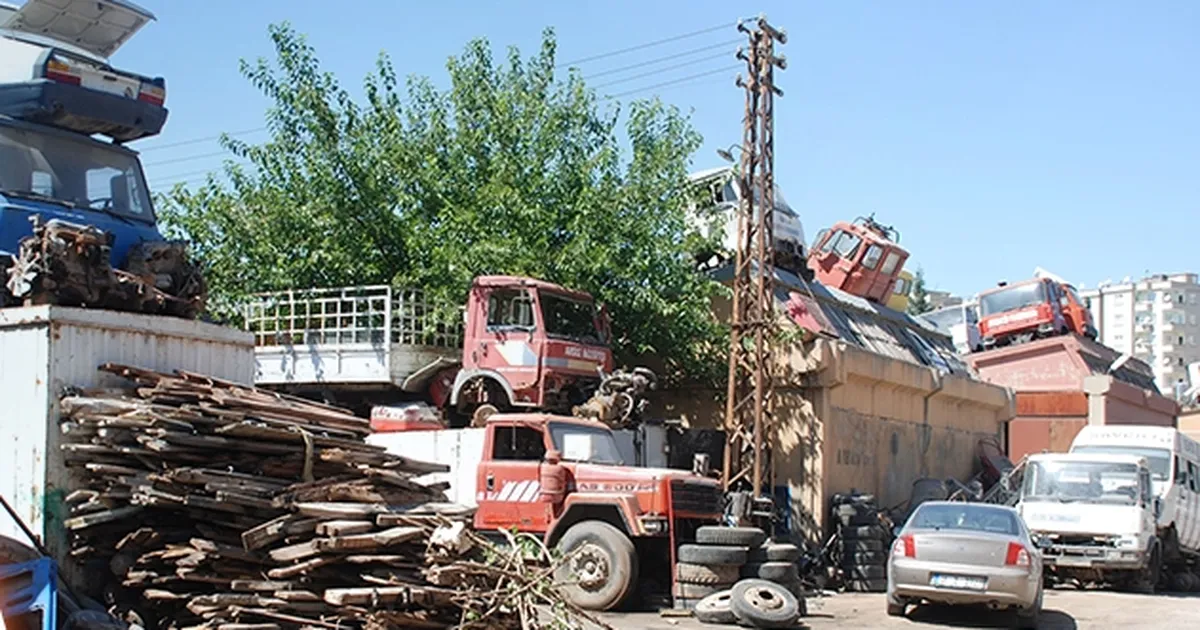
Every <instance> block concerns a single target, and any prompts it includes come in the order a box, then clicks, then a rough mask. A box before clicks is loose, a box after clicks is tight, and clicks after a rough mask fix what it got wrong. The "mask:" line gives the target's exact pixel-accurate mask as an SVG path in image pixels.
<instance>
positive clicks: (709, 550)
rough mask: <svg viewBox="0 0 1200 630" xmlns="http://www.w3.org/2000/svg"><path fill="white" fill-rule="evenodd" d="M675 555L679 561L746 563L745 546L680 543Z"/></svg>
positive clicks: (690, 562) (710, 563)
mask: <svg viewBox="0 0 1200 630" xmlns="http://www.w3.org/2000/svg"><path fill="white" fill-rule="evenodd" d="M677 556H678V559H679V561H680V562H686V563H688V564H709V565H713V564H736V565H739V566H741V565H743V564H746V548H745V547H726V546H719V545H680V546H679V553H678V554H677Z"/></svg>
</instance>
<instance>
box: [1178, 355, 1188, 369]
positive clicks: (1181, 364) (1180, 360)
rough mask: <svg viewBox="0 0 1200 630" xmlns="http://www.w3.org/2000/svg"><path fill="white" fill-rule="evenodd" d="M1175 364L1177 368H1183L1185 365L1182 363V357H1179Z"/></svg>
mask: <svg viewBox="0 0 1200 630" xmlns="http://www.w3.org/2000/svg"><path fill="white" fill-rule="evenodd" d="M1177 363H1178V365H1179V367H1183V366H1184V365H1186V364H1185V363H1184V362H1183V357H1179V361H1178V362H1177Z"/></svg>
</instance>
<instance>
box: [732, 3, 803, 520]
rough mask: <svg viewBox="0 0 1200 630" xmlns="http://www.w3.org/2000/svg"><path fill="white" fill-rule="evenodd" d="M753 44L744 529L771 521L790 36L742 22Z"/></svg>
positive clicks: (739, 449) (747, 142)
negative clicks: (781, 129)
mask: <svg viewBox="0 0 1200 630" xmlns="http://www.w3.org/2000/svg"><path fill="white" fill-rule="evenodd" d="M737 28H738V31H740V32H742V33H745V34H746V37H747V39H748V42H749V46H748V47H747V48H746V49H744V50H743V49H740V50H738V58H739V59H742V60H744V61H745V62H746V76H745V77H742V76H738V79H737V85H738V86H739V87H742V88H744V89H745V91H746V115H745V120H744V127H743V132H742V152H741V153H742V155H741V158H742V161H741V168H740V171H741V172H740V173H739V174H738V175H739V181H738V184H739V186H740V187H741V193H742V195H741V197H742V199H741V207H740V208H739V211H738V246H737V255H736V257H735V263H734V265H735V266H734V277H733V312H732V320H731V323H732V331H731V334H730V339H729V391H728V398H727V399H726V407H725V440H726V442H725V461H724V470H723V473H722V481H723V482H724V484H725V489H726V491H729V492H735V493H744V494H742V496H743V497H745V498H746V499H748V500H741V501H739V500H738V499H735V500H734V505H735V510H734V516H735V517H736V518H737V520H739V521H745V520H747V519H748V518H749V517H751V516H754V517H769V516H771V515H772V514H773V511H774V510H773V501H772V498H771V497H772V488H773V486H774V484H773V477H774V474H773V467H772V465H771V453H770V451H771V448H770V447H771V444H770V439H771V438H772V437H773V436H774V432H773V431H772V430H771V429H772V427H773V426H774V422H773V420H774V418H773V411H774V406H775V398H774V395H773V382H772V367H773V357H772V344H773V343H775V342H776V339H775V336H776V335H775V333H776V331H777V325H776V324H777V322H776V313H775V234H774V217H775V212H774V209H775V175H774V167H775V152H774V128H775V124H774V118H775V116H774V99H775V96H777V95H778V96H782V95H783V92H782V91H781V90H780V89H779V88H777V87H775V84H774V70H775V68H776V67H778V68H780V69H784V68H786V67H787V64H786V62H785V60H784V59H783V57H781V56H780V57H776V56H775V42H779V43H780V44H786V43H787V35H786V34H785V33H784V32H783V31H782V30H778V29H776V28H774V27H772V26H771V25H770V24H768V23H767V19H766V16H759V18H758V19H757V20H755V21H753V22H751V23H745V22H741V21H739V22H738V27H737Z"/></svg>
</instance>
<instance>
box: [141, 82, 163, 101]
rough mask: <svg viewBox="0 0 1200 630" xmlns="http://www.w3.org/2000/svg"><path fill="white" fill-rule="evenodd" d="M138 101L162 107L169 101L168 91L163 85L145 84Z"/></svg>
mask: <svg viewBox="0 0 1200 630" xmlns="http://www.w3.org/2000/svg"><path fill="white" fill-rule="evenodd" d="M138 100H139V101H142V102H143V103H150V104H153V105H162V104H163V103H164V102H166V100H167V89H166V88H165V87H163V86H161V85H155V84H153V83H146V82H143V83H142V87H141V89H140V90H138Z"/></svg>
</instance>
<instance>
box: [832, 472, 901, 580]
mask: <svg viewBox="0 0 1200 630" xmlns="http://www.w3.org/2000/svg"><path fill="white" fill-rule="evenodd" d="M833 503H834V507H833V515H834V518H835V519H836V520H835V522H836V523H837V524H838V533H839V534H840V539H841V562H840V565H841V569H842V583H843V584H844V586H845V588H846V590H848V591H855V592H860V593H882V592H884V591H886V590H887V558H888V547H889V546H890V544H891V542H892V534H891V532H889V531H888V530H887V528H885V527H884V526H883V524H882V522H881V520H880V518H879V507H878V505H876V503H875V497H873V496H871V495H869V494H857V493H852V494H849V495H843V494H837V495H834V497H833Z"/></svg>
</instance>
